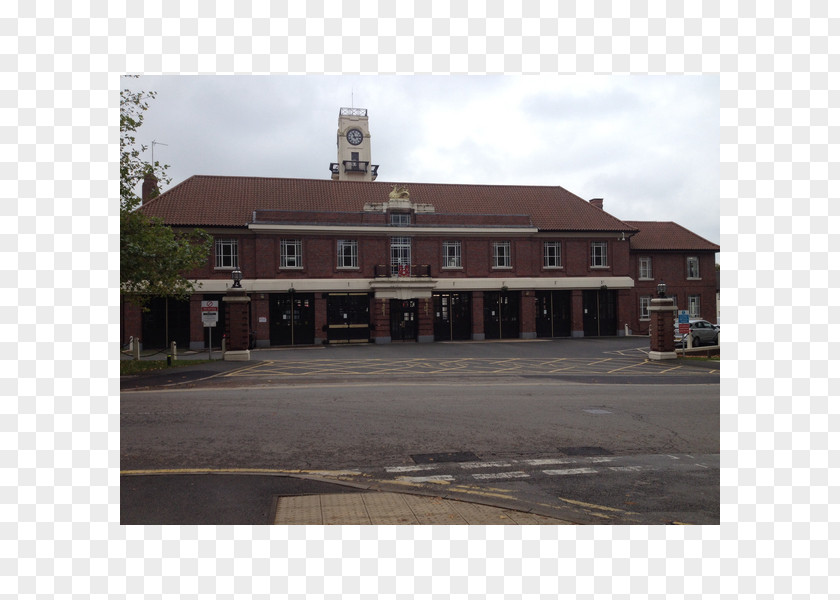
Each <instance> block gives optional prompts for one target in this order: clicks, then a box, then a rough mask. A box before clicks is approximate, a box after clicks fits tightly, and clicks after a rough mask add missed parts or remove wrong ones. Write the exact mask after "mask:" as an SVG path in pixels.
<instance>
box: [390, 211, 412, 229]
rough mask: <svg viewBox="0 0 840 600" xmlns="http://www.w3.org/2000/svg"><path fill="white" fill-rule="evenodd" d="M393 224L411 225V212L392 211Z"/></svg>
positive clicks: (399, 225)
mask: <svg viewBox="0 0 840 600" xmlns="http://www.w3.org/2000/svg"><path fill="white" fill-rule="evenodd" d="M391 225H396V226H398V227H405V226H407V225H411V213H391Z"/></svg>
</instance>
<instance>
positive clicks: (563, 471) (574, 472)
mask: <svg viewBox="0 0 840 600" xmlns="http://www.w3.org/2000/svg"><path fill="white" fill-rule="evenodd" d="M597 472H598V471H596V470H595V469H589V468H586V467H584V468H582V469H549V470H547V471H543V473H545V474H546V475H582V474H584V473H597Z"/></svg>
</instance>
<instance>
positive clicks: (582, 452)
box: [558, 446, 612, 456]
mask: <svg viewBox="0 0 840 600" xmlns="http://www.w3.org/2000/svg"><path fill="white" fill-rule="evenodd" d="M558 450H559V451H560V452H562V453H563V454H566V455H568V456H610V455H612V452H610V451H609V450H607V449H606V448H601V447H600V446H574V447H572V448H558Z"/></svg>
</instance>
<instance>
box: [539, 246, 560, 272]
mask: <svg viewBox="0 0 840 600" xmlns="http://www.w3.org/2000/svg"><path fill="white" fill-rule="evenodd" d="M552 251H553V252H552ZM552 263H553V264H552ZM543 268H544V269H562V268H563V254H562V244H561V243H560V242H543Z"/></svg>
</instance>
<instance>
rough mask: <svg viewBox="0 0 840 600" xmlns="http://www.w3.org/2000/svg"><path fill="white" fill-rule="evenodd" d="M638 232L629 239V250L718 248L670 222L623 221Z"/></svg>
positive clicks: (712, 249) (717, 249)
mask: <svg viewBox="0 0 840 600" xmlns="http://www.w3.org/2000/svg"><path fill="white" fill-rule="evenodd" d="M625 223H627V224H628V225H630V226H632V227H633V228H635V229H638V230H639V233H637V234H636V235H634V236H633V237H631V238H630V250H710V251H714V252H720V246H718V245H717V244H713V243H712V242H710V241H709V240H707V239H704V238H702V237H700V236H699V235H697V234H696V233H692V232H691V231H689V230H688V229H686V228H685V227H683V226H682V225H677V224H676V223H674V222H672V221H625Z"/></svg>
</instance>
